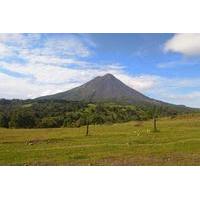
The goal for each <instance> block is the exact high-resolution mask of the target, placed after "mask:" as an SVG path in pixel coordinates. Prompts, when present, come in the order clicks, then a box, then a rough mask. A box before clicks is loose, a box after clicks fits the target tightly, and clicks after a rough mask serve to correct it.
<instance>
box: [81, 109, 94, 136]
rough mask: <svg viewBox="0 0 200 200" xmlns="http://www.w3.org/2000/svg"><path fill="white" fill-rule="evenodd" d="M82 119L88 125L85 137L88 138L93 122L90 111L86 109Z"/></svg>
mask: <svg viewBox="0 0 200 200" xmlns="http://www.w3.org/2000/svg"><path fill="white" fill-rule="evenodd" d="M81 117H82V118H83V119H84V121H85V124H86V134H85V135H86V136H88V135H89V126H90V124H91V123H92V121H93V116H92V113H90V112H89V110H87V109H86V110H84V111H83V112H82V116H81Z"/></svg>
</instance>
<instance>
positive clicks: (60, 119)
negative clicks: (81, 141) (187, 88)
mask: <svg viewBox="0 0 200 200" xmlns="http://www.w3.org/2000/svg"><path fill="white" fill-rule="evenodd" d="M189 112H194V109H191V110H190V109H188V108H187V109H186V108H185V107H182V106H180V107H177V106H172V105H170V104H169V106H163V105H162V106H155V105H144V104H143V105H132V104H123V103H113V102H103V103H94V102H93V103H91V102H78V101H66V100H17V99H16V100H15V99H14V100H6V99H1V100H0V127H4V128H60V127H80V126H84V125H88V124H112V123H121V122H128V121H131V120H138V121H141V120H142V121H144V120H148V119H151V118H152V117H153V116H154V115H155V114H156V116H157V117H159V116H171V117H175V116H176V115H177V114H185V113H189Z"/></svg>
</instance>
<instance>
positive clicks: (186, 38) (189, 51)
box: [164, 33, 200, 56]
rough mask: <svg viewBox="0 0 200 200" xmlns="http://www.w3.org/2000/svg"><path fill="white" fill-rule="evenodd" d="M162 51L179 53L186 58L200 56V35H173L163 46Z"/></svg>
mask: <svg viewBox="0 0 200 200" xmlns="http://www.w3.org/2000/svg"><path fill="white" fill-rule="evenodd" d="M164 51H166V52H168V51H171V52H176V53H181V54H183V55H186V56H199V55H200V34H199V33H181V34H175V35H174V36H173V37H172V38H171V39H170V40H168V41H167V42H166V43H165V45H164Z"/></svg>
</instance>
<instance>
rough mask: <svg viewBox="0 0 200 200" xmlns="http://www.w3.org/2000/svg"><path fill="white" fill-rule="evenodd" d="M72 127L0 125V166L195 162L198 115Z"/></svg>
mask: <svg viewBox="0 0 200 200" xmlns="http://www.w3.org/2000/svg"><path fill="white" fill-rule="evenodd" d="M157 129H158V131H156V132H154V131H153V121H152V120H147V121H141V120H140V121H135V120H134V121H130V122H125V123H112V124H102V125H91V126H90V129H89V135H88V136H86V135H85V132H86V126H81V127H72V128H42V129H7V128H0V165H109V166H111V165H200V115H199V114H190V115H182V116H176V117H164V118H159V119H158V120H157Z"/></svg>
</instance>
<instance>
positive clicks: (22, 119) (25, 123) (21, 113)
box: [9, 110, 36, 128]
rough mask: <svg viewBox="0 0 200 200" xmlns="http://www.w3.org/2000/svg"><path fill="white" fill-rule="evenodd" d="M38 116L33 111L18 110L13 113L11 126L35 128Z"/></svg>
mask: <svg viewBox="0 0 200 200" xmlns="http://www.w3.org/2000/svg"><path fill="white" fill-rule="evenodd" d="M35 126H36V118H35V116H34V114H33V113H32V112H31V111H26V110H16V111H15V112H13V113H12V115H11V120H10V123H9V127H11V128H34V127H35Z"/></svg>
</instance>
